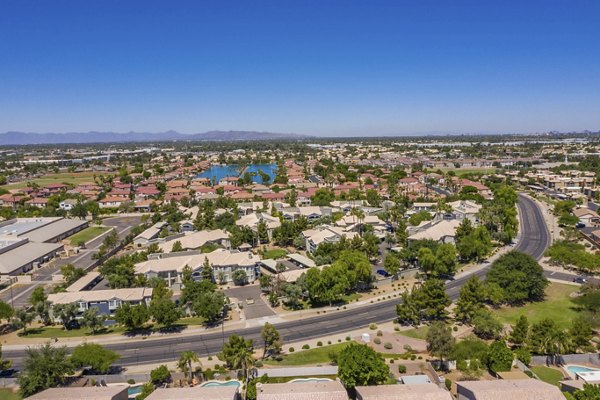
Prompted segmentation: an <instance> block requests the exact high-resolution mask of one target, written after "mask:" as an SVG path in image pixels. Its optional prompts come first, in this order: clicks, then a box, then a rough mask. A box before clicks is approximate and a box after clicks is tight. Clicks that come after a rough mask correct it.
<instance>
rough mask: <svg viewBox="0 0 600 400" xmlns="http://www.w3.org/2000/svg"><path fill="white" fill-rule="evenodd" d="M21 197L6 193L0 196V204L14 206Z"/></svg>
mask: <svg viewBox="0 0 600 400" xmlns="http://www.w3.org/2000/svg"><path fill="white" fill-rule="evenodd" d="M23 199H24V197H23V196H17V195H13V194H10V193H6V194H3V195H1V196H0V206H3V207H12V208H15V207H17V206H18V205H19V202H20V201H21V200H23Z"/></svg>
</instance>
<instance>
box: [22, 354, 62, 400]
mask: <svg viewBox="0 0 600 400" xmlns="http://www.w3.org/2000/svg"><path fill="white" fill-rule="evenodd" d="M25 352H26V356H25V360H24V362H23V368H22V369H21V373H20V374H19V376H18V378H17V382H18V383H19V387H20V393H21V396H23V397H29V396H32V395H34V394H35V393H37V392H41V391H42V390H44V389H48V388H51V387H56V386H58V385H61V384H63V383H64V380H65V376H66V375H67V374H71V373H73V366H72V365H71V362H70V361H69V359H68V353H67V348H66V347H65V346H62V347H52V345H50V343H46V344H43V345H41V346H39V347H37V348H32V347H28V348H27V350H25Z"/></svg>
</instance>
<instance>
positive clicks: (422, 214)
mask: <svg viewBox="0 0 600 400" xmlns="http://www.w3.org/2000/svg"><path fill="white" fill-rule="evenodd" d="M432 218H433V217H432V216H431V213H430V212H429V211H419V212H417V213H414V214H413V215H411V216H410V218H409V219H408V222H409V223H410V224H411V225H412V226H417V225H419V224H420V223H421V222H423V221H431V219H432Z"/></svg>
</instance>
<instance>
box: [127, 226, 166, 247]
mask: <svg viewBox="0 0 600 400" xmlns="http://www.w3.org/2000/svg"><path fill="white" fill-rule="evenodd" d="M166 225H167V223H166V222H164V221H159V222H157V223H155V224H154V225H152V226H151V227H150V228H148V229H146V230H145V231H144V232H142V233H140V234H139V235H137V236H136V237H135V238H133V244H134V245H135V246H137V247H142V246H146V245H148V244H150V241H152V240H154V239H156V238H158V235H159V234H160V231H161V230H162V228H164V227H165V226H166Z"/></svg>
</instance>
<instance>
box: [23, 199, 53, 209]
mask: <svg viewBox="0 0 600 400" xmlns="http://www.w3.org/2000/svg"><path fill="white" fill-rule="evenodd" d="M25 204H28V205H30V206H31V207H36V208H44V207H46V206H47V205H48V198H47V197H34V198H33V199H31V200H27V201H26V202H25Z"/></svg>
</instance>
